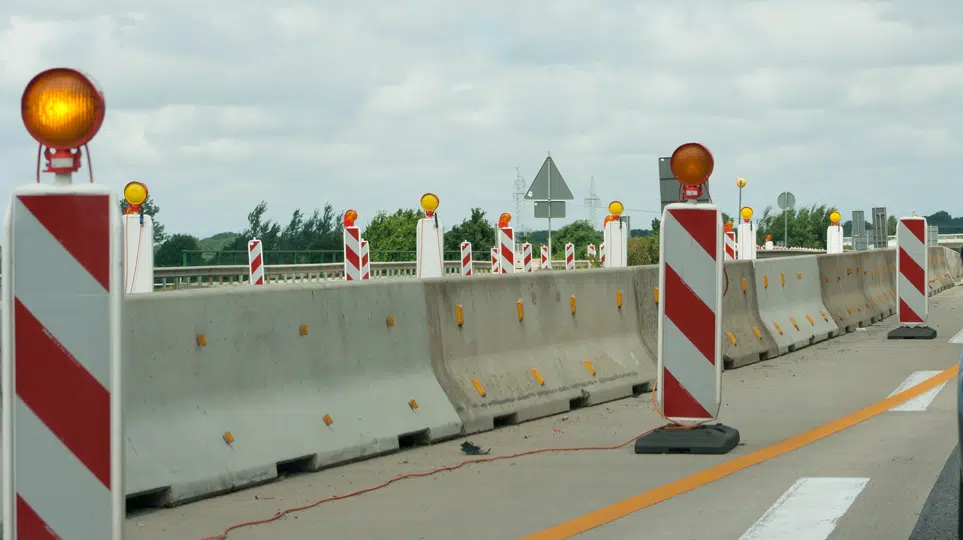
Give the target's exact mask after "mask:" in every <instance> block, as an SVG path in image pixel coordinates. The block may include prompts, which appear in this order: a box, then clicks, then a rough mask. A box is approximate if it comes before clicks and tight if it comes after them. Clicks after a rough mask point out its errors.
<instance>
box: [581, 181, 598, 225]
mask: <svg viewBox="0 0 963 540" xmlns="http://www.w3.org/2000/svg"><path fill="white" fill-rule="evenodd" d="M585 206H588V209H589V223H591V224H592V226H593V227H594V226H596V225H598V224H597V223H595V217H596V213H597V210H598V209H599V208H601V206H602V200H601V199H599V197H598V195H597V194H596V193H595V177H594V176H593V177H592V183H591V184H590V185H589V196H588V197H586V198H585Z"/></svg>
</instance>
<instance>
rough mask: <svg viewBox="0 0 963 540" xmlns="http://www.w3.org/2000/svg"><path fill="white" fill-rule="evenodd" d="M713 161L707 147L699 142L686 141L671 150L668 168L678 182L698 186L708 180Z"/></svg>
mask: <svg viewBox="0 0 963 540" xmlns="http://www.w3.org/2000/svg"><path fill="white" fill-rule="evenodd" d="M714 166H715V161H713V159H712V154H711V153H710V152H709V149H708V148H706V147H705V146H702V145H701V144H699V143H686V144H683V145H682V146H680V147H678V148H676V149H675V152H672V157H671V158H670V159H669V168H670V169H671V170H672V175H673V176H675V178H676V180H678V181H679V183H681V184H684V185H686V186H698V185H701V184H705V183H706V182H708V181H709V175H711V174H712V168H713V167H714Z"/></svg>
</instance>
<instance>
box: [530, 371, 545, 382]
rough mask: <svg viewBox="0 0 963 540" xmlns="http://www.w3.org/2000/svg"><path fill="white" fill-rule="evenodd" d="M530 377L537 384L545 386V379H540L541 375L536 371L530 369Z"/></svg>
mask: <svg viewBox="0 0 963 540" xmlns="http://www.w3.org/2000/svg"><path fill="white" fill-rule="evenodd" d="M532 375H534V376H535V380H536V381H538V384H540V385H542V386H544V385H545V379H543V378H542V375H541V374H540V373H539V372H538V370H537V369H535V368H532Z"/></svg>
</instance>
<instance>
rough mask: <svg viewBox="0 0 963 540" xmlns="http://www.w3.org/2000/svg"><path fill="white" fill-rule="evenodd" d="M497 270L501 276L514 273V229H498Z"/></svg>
mask: <svg viewBox="0 0 963 540" xmlns="http://www.w3.org/2000/svg"><path fill="white" fill-rule="evenodd" d="M498 268H499V270H501V273H503V274H514V273H515V229H513V228H511V227H501V228H500V229H498Z"/></svg>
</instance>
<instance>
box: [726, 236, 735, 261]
mask: <svg viewBox="0 0 963 540" xmlns="http://www.w3.org/2000/svg"><path fill="white" fill-rule="evenodd" d="M725 234H726V260H727V261H734V260H736V232H735V231H726V232H725Z"/></svg>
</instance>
